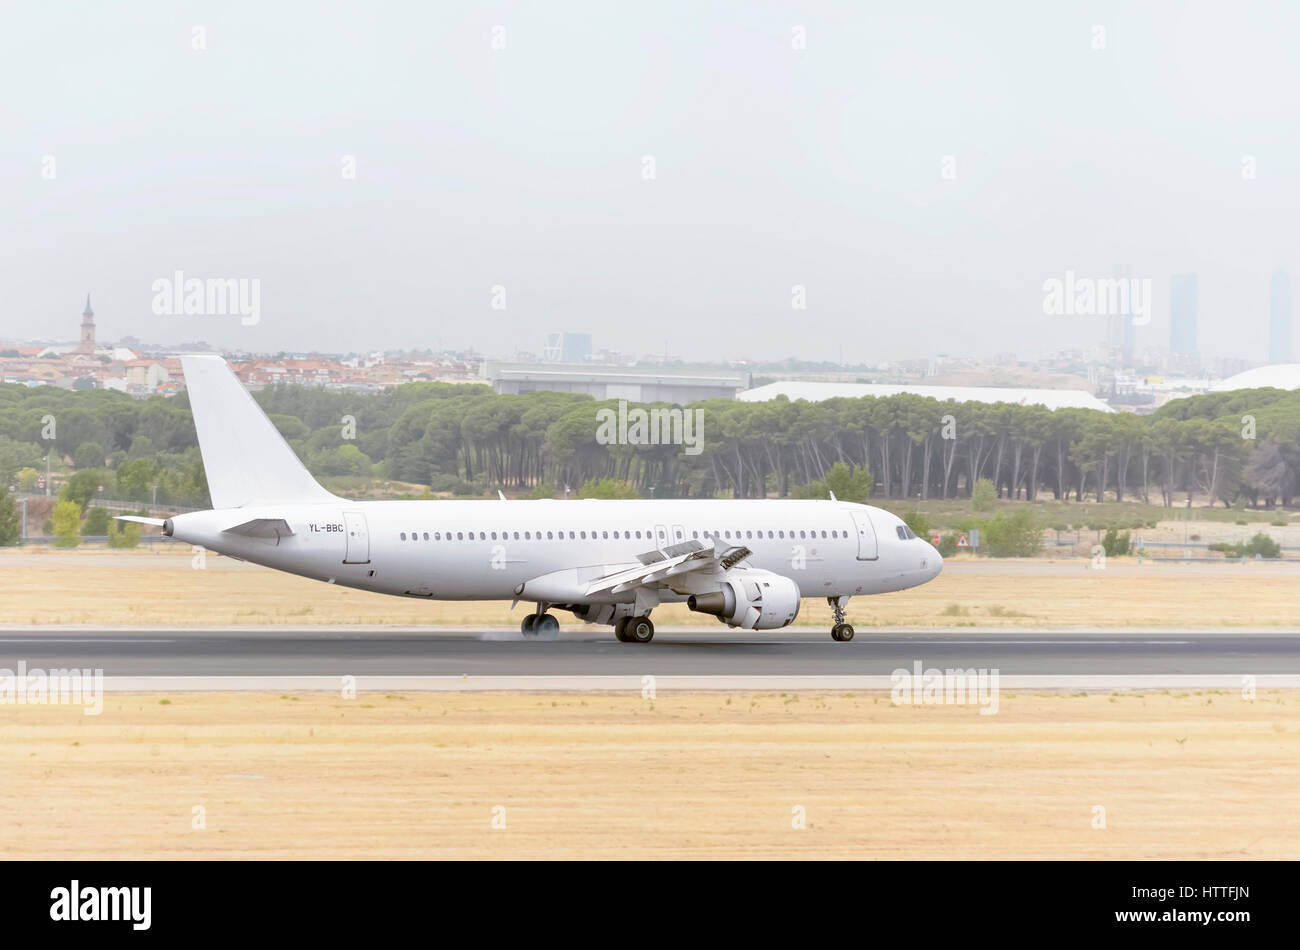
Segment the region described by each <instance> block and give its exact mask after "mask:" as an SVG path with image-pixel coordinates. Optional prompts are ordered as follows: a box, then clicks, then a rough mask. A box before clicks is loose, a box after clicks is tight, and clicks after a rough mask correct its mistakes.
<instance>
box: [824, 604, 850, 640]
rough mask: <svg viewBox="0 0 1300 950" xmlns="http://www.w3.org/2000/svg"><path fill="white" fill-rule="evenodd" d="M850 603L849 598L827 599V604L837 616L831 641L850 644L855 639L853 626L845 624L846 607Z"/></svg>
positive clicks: (832, 628) (832, 629)
mask: <svg viewBox="0 0 1300 950" xmlns="http://www.w3.org/2000/svg"><path fill="white" fill-rule="evenodd" d="M848 602H849V599H848V598H847V597H827V598H826V603H828V604H830V605H831V612H832V613H833V614H834V615H835V625H834V626H833V627H831V639H832V640H834V641H836V642H837V643H848V642H849V641H850V640H852V639H853V625H852V624H849V623H845V622H844V606H845V604H847V603H848Z"/></svg>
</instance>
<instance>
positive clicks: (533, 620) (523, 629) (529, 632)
mask: <svg viewBox="0 0 1300 950" xmlns="http://www.w3.org/2000/svg"><path fill="white" fill-rule="evenodd" d="M519 632H520V633H522V634H523V635H524V636H526V637H537V638H539V639H543V640H554V639H555V637H556V636H557V635H558V634H559V632H560V621H558V620H556V619H555V618H554V617H552V616H551V615H550V614H548V613H545V612H542V611H539V612H538V613H535V614H529V615H528V616H526V617H524V619H523V620H521V621H520V622H519Z"/></svg>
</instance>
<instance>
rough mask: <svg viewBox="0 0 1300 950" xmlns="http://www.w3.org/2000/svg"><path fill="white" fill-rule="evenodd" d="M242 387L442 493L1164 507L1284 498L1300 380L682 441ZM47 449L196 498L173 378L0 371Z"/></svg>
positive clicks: (439, 405)
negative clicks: (833, 483) (819, 493)
mask: <svg viewBox="0 0 1300 950" xmlns="http://www.w3.org/2000/svg"><path fill="white" fill-rule="evenodd" d="M255 398H256V399H257V401H258V402H259V403H260V404H261V405H262V406H263V408H264V409H266V411H267V412H268V414H269V415H270V416H271V419H272V420H273V421H274V423H275V424H276V426H277V427H278V428H279V429H280V431H281V432H282V433H283V434H284V436H285V438H286V439H287V440H288V441H289V443H290V444H291V445H292V446H293V448H294V449H295V451H297V452H298V453H299V455H300V456H301V457H302V458H303V460H304V461H305V462H306V464H307V466H308V468H310V469H311V470H312V471H313V473H315V474H316V475H318V476H322V477H324V478H325V479H326V480H327V481H328V480H330V479H331V478H335V479H345V478H351V479H353V480H355V484H358V485H359V484H361V483H364V482H366V481H368V480H371V479H376V478H378V479H390V480H393V481H399V482H406V483H413V484H416V485H423V486H428V487H429V488H430V489H432V490H433V491H436V492H451V493H453V494H458V495H481V494H488V493H493V492H495V491H496V490H497V489H498V488H502V489H506V490H512V491H522V492H532V493H536V494H548V493H558V491H560V490H562V489H563V487H564V486H571V487H572V488H573V489H574V490H575V491H576V490H578V488H579V486H582V485H584V484H586V483H588V482H599V481H601V480H606V481H617V482H622V483H626V484H627V485H629V486H631V488H632V489H633V490H635V491H636V493H638V494H640V495H642V496H643V497H649V496H651V495H654V496H655V497H660V498H665V497H716V496H734V497H738V498H754V497H761V496H764V495H769V494H775V495H778V496H799V495H804V494H807V493H808V492H809V491H810V490H811V489H810V486H818V485H819V484H824V482H825V480H826V478H827V475H828V473H829V472H830V470H831V468H832V466H834V465H835V464H836V463H837V462H840V463H843V464H844V465H846V466H848V468H849V470H850V472H854V471H862V472H864V473H870V477H869V478H867V479H865V481H863V482H862V483H861V484H863V485H865V486H867V488H866V489H865V490H866V491H869V492H870V493H871V494H872V495H873V496H874V497H883V498H893V499H904V498H916V499H934V498H963V497H968V496H969V495H970V492H971V489H972V486H974V485H975V484H976V483H977V482H978V481H979V480H980V479H988V480H990V481H992V483H993V485H994V487H995V491H996V493H997V495H998V497H1001V498H1006V499H1021V500H1031V501H1032V500H1039V499H1044V498H1053V499H1058V500H1060V499H1066V498H1072V499H1074V500H1076V501H1081V500H1084V499H1087V498H1095V499H1097V500H1103V499H1106V498H1114V499H1115V500H1118V501H1124V500H1128V499H1140V500H1142V501H1145V502H1149V503H1150V502H1154V503H1160V504H1164V505H1166V506H1172V505H1174V504H1176V503H1179V502H1181V501H1183V500H1189V499H1191V498H1192V497H1193V496H1196V497H1199V498H1203V499H1204V498H1208V499H1209V500H1210V501H1211V502H1213V503H1222V504H1224V505H1230V504H1232V503H1234V502H1243V503H1245V504H1248V505H1251V506H1256V507H1273V506H1277V505H1283V506H1286V505H1290V504H1292V502H1293V500H1294V499H1295V498H1296V496H1297V494H1300V392H1288V391H1282V390H1274V389H1260V390H1241V391H1237V392H1230V393H1215V394H1210V395H1203V396H1194V397H1188V398H1183V399H1177V400H1174V401H1171V402H1170V403H1168V404H1166V405H1165V406H1163V407H1161V408H1160V409H1159V410H1157V411H1156V412H1154V413H1152V414H1150V415H1145V416H1138V415H1133V414H1128V413H1103V412H1096V411H1091V410H1083V409H1059V410H1055V411H1051V410H1048V409H1046V408H1044V407H1042V406H1021V405H1012V404H1006V403H998V404H986V403H978V402H961V403H958V402H939V401H937V400H934V399H930V398H926V397H921V396H915V395H909V394H903V395H897V396H889V397H884V398H873V397H866V398H861V399H830V400H826V401H824V402H818V403H808V402H790V401H789V400H787V399H784V398H778V399H776V400H773V401H770V402H762V403H745V402H735V401H727V400H711V401H703V402H698V403H694V404H692V405H691V406H689V407H684V409H685V410H686V411H691V412H695V411H696V410H699V411H700V412H701V415H700V416H699V417H698V418H699V420H700V422H699V432H698V434H699V436H700V437H701V441H700V442H699V444H698V445H696V446H694V447H688V446H685V445H682V444H674V443H673V442H672V441H671V439H665V440H659V441H657V442H656V441H652V437H653V436H654V432H650V433H647V432H645V431H644V430H643V431H641V432H635V431H629V433H627V438H626V441H627V442H628V443H631V444H608V442H609V440H608V439H607V438H602V437H601V427H600V425H599V420H598V412H599V410H601V409H610V408H615V409H616V408H617V403H616V402H598V401H596V400H593V399H592V398H590V397H588V396H583V395H577V394H569V393H551V392H537V393H529V394H526V395H497V394H495V393H493V392H492V391H491V390H490V389H489V388H488V387H486V386H480V385H458V384H451V383H410V384H406V385H403V386H398V387H393V388H390V389H387V390H384V391H382V392H378V393H370V394H366V393H354V392H336V391H324V390H317V389H310V388H302V387H296V386H276V387H273V388H268V389H266V390H264V391H262V392H259V393H256V394H255ZM642 408H646V409H648V410H655V409H657V410H661V412H664V413H667V412H672V411H677V412H681V411H683V407H671V406H646V407H642ZM51 419H53V421H54V424H55V429H54V432H53V438H47V437H46V436H48V435H50V432H49V431H48V429H49V422H50V420H51ZM652 428H653V427H652ZM655 431H656V432H658V431H659V430H658V429H656V430H655ZM668 431H669V430H668V429H667V428H664V429H663V432H664V433H666V432H668ZM661 434H662V433H661ZM49 446H52V447H53V451H54V453H55V457H56V459H57V460H59V462H60V463H62V465H63V466H64V467H65V468H71V469H75V470H77V471H87V472H92V471H93V472H95V473H97V474H96V475H95V476H94V478H101V479H109V480H110V482H111V487H112V491H113V493H114V495H115V497H121V498H123V499H126V500H139V501H144V502H149V501H153V500H155V499H156V500H157V501H158V502H159V503H169V504H178V505H189V506H193V507H202V506H205V505H206V504H208V501H207V488H206V483H205V482H204V479H203V469H202V464H201V460H200V457H199V453H198V448H197V441H196V439H195V433H194V424H193V420H192V418H191V417H190V413H189V407H188V402H187V399H186V397H185V395H184V394H183V393H182V394H181V395H178V396H176V397H173V398H171V399H165V398H163V397H151V398H149V399H144V400H136V399H131V398H129V397H127V396H125V395H124V394H121V393H116V392H106V391H98V390H97V391H83V392H70V391H65V390H59V389H53V388H49V387H38V388H32V389H29V388H25V387H21V386H15V385H3V386H0V475H3V476H4V478H5V479H6V482H7V484H13V483H14V480H15V479H18V480H19V481H23V482H24V487H25V486H26V482H27V481H30V479H31V478H32V477H33V476H34V475H36V474H37V473H39V472H40V471H43V470H44V463H43V462H42V458H43V456H44V455H45V452H46V450H47V447H49ZM688 448H691V450H690V451H687V449H688ZM55 467H56V468H58V467H59V466H57V465H56V466H55ZM94 478H91V479H87V480H86V481H87V482H89V481H93V480H94ZM100 483H101V484H102V481H101V482H100ZM105 493H106V494H107V493H108V492H107V490H106V492H105Z"/></svg>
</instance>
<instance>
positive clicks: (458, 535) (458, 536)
mask: <svg viewBox="0 0 1300 950" xmlns="http://www.w3.org/2000/svg"><path fill="white" fill-rule="evenodd" d="M456 540H457V541H464V540H465V534H464V532H462V531H457V532H456Z"/></svg>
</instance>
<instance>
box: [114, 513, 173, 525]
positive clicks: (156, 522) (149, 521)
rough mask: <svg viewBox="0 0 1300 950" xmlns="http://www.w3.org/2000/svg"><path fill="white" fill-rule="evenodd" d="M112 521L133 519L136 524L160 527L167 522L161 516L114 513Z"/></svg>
mask: <svg viewBox="0 0 1300 950" xmlns="http://www.w3.org/2000/svg"><path fill="white" fill-rule="evenodd" d="M113 520H114V521H134V522H135V523H136V524H148V525H153V526H154V527H155V528H161V527H162V526H163V525H164V524H166V523H167V522H165V521H163V519H161V518H143V517H141V516H140V515H114V516H113Z"/></svg>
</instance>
